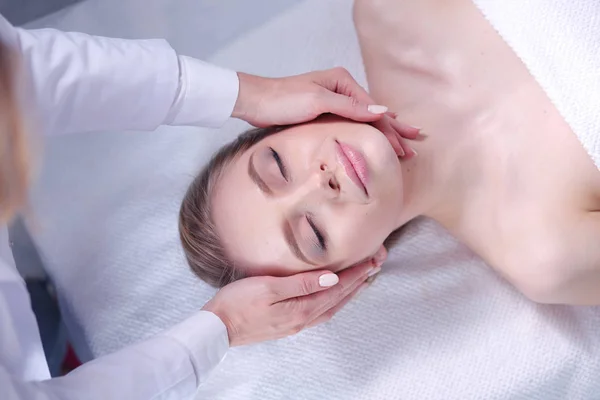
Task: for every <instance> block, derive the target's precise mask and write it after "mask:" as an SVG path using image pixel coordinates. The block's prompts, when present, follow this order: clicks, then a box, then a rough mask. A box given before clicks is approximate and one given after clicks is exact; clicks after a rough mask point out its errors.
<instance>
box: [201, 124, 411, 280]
mask: <svg viewBox="0 0 600 400" xmlns="http://www.w3.org/2000/svg"><path fill="white" fill-rule="evenodd" d="M338 143H339V144H338ZM344 144H345V145H349V146H352V147H353V148H354V149H356V150H357V151H359V152H361V153H362V154H363V156H364V158H365V160H366V164H367V166H368V174H369V178H368V183H367V185H366V191H367V193H368V194H367V193H366V192H365V190H364V188H363V187H362V186H360V185H358V184H357V183H354V182H353V181H352V180H351V178H350V177H349V175H348V173H347V172H346V170H345V169H344V167H343V165H342V163H341V161H340V158H339V156H338V152H339V149H340V148H341V147H340V145H344ZM273 151H275V152H276V155H275V154H274V153H273ZM277 158H279V160H280V161H281V169H280V167H279V165H278V163H277ZM250 166H252V167H250ZM250 169H251V170H254V171H255V172H253V173H252V172H249V170H250ZM282 170H283V174H282ZM252 176H256V177H257V178H254V179H253V178H252ZM257 180H262V181H263V182H264V184H262V183H260V184H257V182H256V181H257ZM402 187H403V182H402V169H401V165H400V162H399V160H398V157H397V155H396V153H395V151H394V149H393V148H392V146H391V145H390V143H389V141H388V140H387V139H386V137H385V136H384V135H382V134H381V132H379V131H378V130H377V129H375V128H374V127H372V126H370V125H367V124H360V123H354V122H349V121H345V120H341V119H339V118H335V117H331V118H325V119H322V120H319V122H312V123H309V124H304V125H299V126H295V127H292V128H290V129H288V130H286V131H284V132H282V133H279V134H275V135H272V136H270V137H268V138H266V139H264V140H262V141H261V142H260V143H258V144H257V145H255V146H254V147H252V148H250V149H249V150H248V151H246V152H245V153H244V154H241V155H240V156H239V157H238V158H237V159H236V160H235V161H234V162H233V163H232V164H231V165H230V166H229V167H228V168H226V171H225V172H224V174H223V175H222V177H221V179H220V181H219V184H218V185H217V188H216V190H215V194H214V196H213V200H212V204H213V207H214V211H213V218H214V220H215V224H216V226H217V228H218V231H219V232H218V233H219V235H220V237H221V238H222V240H223V241H224V245H225V248H226V251H227V253H228V254H229V256H230V257H231V258H232V260H233V262H234V263H235V264H236V265H238V266H240V267H242V268H245V269H250V270H251V274H252V275H258V274H274V275H282V274H290V273H296V272H301V271H307V270H312V269H316V268H327V269H328V270H331V271H334V272H336V271H340V270H342V269H344V268H346V267H349V266H350V265H353V264H355V263H357V262H361V261H363V260H365V259H366V258H368V257H372V256H373V255H374V254H375V253H376V252H377V251H378V250H379V249H380V248H381V245H382V243H383V241H384V240H385V239H386V238H387V236H388V235H389V234H390V233H391V232H392V231H393V230H395V229H396V228H397V227H398V226H400V225H401V224H402V223H403V221H404V220H406V219H407V217H408V216H407V215H406V213H404V212H403V211H402V202H401V200H400V199H402ZM240 196H243V201H239V199H240ZM309 221H310V222H309ZM311 223H312V224H313V225H314V227H315V228H316V229H317V230H318V232H319V233H318V234H317V233H315V232H314V230H313V226H311ZM286 225H287V226H289V228H287V230H288V231H290V232H291V233H290V234H289V235H288V236H293V237H294V238H295V241H296V242H297V244H298V248H299V252H300V253H302V255H298V254H297V253H298V251H294V250H293V248H294V246H290V245H289V244H288V241H287V240H286V234H285V233H284V232H285V231H286V228H284V227H285V226H286ZM366 232H368V234H363V233H366ZM319 235H320V236H322V239H323V241H324V243H325V248H324V249H323V248H321V247H320V241H319ZM282 266H285V267H282Z"/></svg>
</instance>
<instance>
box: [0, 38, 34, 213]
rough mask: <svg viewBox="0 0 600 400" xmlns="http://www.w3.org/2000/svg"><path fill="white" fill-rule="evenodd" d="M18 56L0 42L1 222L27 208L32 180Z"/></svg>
mask: <svg viewBox="0 0 600 400" xmlns="http://www.w3.org/2000/svg"><path fill="white" fill-rule="evenodd" d="M17 71H18V59H17V53H16V52H15V51H13V50H12V49H11V48H9V47H8V46H7V45H6V44H5V43H2V41H0V222H2V223H6V222H8V221H10V219H11V218H12V217H14V216H15V214H17V213H18V212H19V211H21V210H22V208H23V207H24V206H25V204H26V201H27V196H28V187H29V184H30V180H31V165H30V152H29V150H30V149H29V142H28V136H27V132H26V127H25V122H24V120H23V117H22V116H23V115H22V113H21V103H20V98H19V96H18V87H17V86H18V84H17V82H18V76H17Z"/></svg>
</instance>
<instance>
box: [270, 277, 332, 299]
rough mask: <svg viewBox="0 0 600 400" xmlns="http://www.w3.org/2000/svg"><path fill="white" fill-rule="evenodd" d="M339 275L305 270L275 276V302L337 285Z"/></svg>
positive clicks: (272, 285) (272, 287)
mask: <svg viewBox="0 0 600 400" xmlns="http://www.w3.org/2000/svg"><path fill="white" fill-rule="evenodd" d="M338 282H339V277H338V276H337V275H336V274H334V273H331V272H330V271H310V272H303V273H301V274H296V275H292V276H287V277H284V278H273V279H272V280H271V283H270V285H271V289H270V290H271V292H272V293H273V302H274V303H278V302H280V301H284V300H288V299H293V298H296V297H301V296H308V295H310V294H313V293H317V292H320V291H323V290H327V289H329V288H331V287H332V286H335V285H337V284H338Z"/></svg>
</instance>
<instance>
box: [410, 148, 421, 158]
mask: <svg viewBox="0 0 600 400" xmlns="http://www.w3.org/2000/svg"><path fill="white" fill-rule="evenodd" d="M411 150H412V152H413V157H416V156H418V155H419V153H417V151H416V150H415V149H411Z"/></svg>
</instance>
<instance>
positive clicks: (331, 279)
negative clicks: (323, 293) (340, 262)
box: [319, 274, 340, 287]
mask: <svg viewBox="0 0 600 400" xmlns="http://www.w3.org/2000/svg"><path fill="white" fill-rule="evenodd" d="M339 281H340V278H338V276H337V275H336V274H324V275H321V276H320V277H319V286H321V287H331V286H333V285H335V284H336V283H338V282H339Z"/></svg>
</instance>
